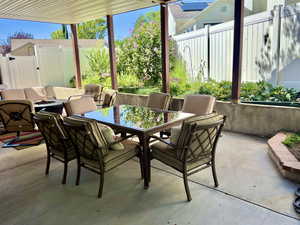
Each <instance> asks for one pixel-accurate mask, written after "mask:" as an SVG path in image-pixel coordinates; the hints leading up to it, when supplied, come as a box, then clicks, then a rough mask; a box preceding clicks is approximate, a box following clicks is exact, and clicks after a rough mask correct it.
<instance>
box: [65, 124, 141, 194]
mask: <svg viewBox="0 0 300 225" xmlns="http://www.w3.org/2000/svg"><path fill="white" fill-rule="evenodd" d="M64 126H65V129H66V130H67V131H68V133H70V132H72V129H74V130H76V131H77V133H78V132H79V131H82V130H84V129H85V125H73V124H69V123H68V122H66V121H64ZM89 135H90V134H89V133H86V134H85V136H84V144H85V143H86V138H90V137H91V136H89ZM133 136H135V135H128V136H125V137H122V138H121V139H119V140H118V141H115V142H113V143H111V144H110V145H113V144H116V143H119V142H122V141H124V140H126V139H128V138H131V137H133ZM92 138H94V136H92ZM71 141H72V143H73V145H74V146H76V147H75V150H76V155H77V175H76V185H79V183H80V174H81V167H83V168H85V169H87V170H90V171H92V172H94V173H97V174H99V175H100V181H99V190H98V198H101V197H102V193H103V186H104V174H105V173H106V172H108V171H110V170H112V169H114V168H116V167H118V166H119V165H122V164H123V163H124V162H122V163H120V164H117V165H115V166H114V167H112V168H110V169H109V170H106V171H105V167H104V161H103V159H104V156H103V153H102V151H99V150H98V149H101V146H98V145H96V144H93V142H94V143H97V142H96V141H95V140H94V141H92V144H93V152H96V153H97V156H98V159H97V163H98V165H99V170H97V169H96V168H93V167H91V166H89V165H87V164H85V163H83V162H81V160H80V150H79V148H78V145H77V144H76V143H74V140H73V139H72V138H71ZM138 148H139V151H138V152H139V153H138V155H136V156H138V157H139V159H140V167H141V176H142V178H143V174H144V173H143V160H142V156H141V149H140V147H139V146H138ZM93 154H94V153H93ZM133 157H135V156H133ZM133 157H132V158H133ZM130 159H131V158H130ZM130 159H128V160H130ZM128 160H127V161H128Z"/></svg>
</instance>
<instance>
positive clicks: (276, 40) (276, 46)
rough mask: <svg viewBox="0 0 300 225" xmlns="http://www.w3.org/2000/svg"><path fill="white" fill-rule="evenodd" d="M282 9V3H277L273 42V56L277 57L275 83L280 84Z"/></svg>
mask: <svg viewBox="0 0 300 225" xmlns="http://www.w3.org/2000/svg"><path fill="white" fill-rule="evenodd" d="M281 9H282V5H275V6H274V9H273V12H274V14H273V15H274V17H273V34H272V37H273V40H272V42H271V44H272V52H273V58H274V59H275V62H274V71H275V79H274V85H280V84H281V83H282V80H283V78H282V75H281V73H280V48H281V47H280V42H281V40H280V38H281Z"/></svg>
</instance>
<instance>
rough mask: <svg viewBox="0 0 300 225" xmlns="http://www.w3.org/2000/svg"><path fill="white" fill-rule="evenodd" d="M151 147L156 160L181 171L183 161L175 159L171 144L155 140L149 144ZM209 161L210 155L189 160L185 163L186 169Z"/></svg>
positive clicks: (175, 154)
mask: <svg viewBox="0 0 300 225" xmlns="http://www.w3.org/2000/svg"><path fill="white" fill-rule="evenodd" d="M151 149H152V156H153V157H154V158H155V159H157V160H159V161H161V162H163V163H165V164H167V165H169V166H171V167H173V168H175V169H177V170H179V171H181V172H182V171H183V169H184V168H183V161H180V160H178V159H177V153H176V150H175V149H173V148H172V147H171V146H169V145H167V144H165V143H163V142H157V143H155V144H153V145H152V146H151ZM210 161H211V157H210V158H205V159H202V160H199V161H197V162H189V163H187V170H192V169H194V168H196V167H198V166H201V165H204V164H206V163H209V162H210Z"/></svg>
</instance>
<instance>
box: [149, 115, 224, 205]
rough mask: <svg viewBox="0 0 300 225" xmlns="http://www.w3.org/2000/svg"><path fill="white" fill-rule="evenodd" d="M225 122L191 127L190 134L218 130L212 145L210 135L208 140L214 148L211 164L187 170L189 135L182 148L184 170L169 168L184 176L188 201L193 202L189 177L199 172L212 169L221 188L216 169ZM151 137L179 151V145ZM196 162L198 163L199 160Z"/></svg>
mask: <svg viewBox="0 0 300 225" xmlns="http://www.w3.org/2000/svg"><path fill="white" fill-rule="evenodd" d="M225 121H226V116H223V119H222V120H219V121H216V122H214V123H211V124H210V125H207V126H201V125H197V124H194V125H192V126H191V130H190V132H189V133H190V134H192V133H193V132H196V131H199V130H208V129H211V128H216V134H215V139H214V142H213V143H211V138H210V137H209V135H208V137H207V139H209V142H210V145H211V146H212V151H211V160H210V162H208V163H206V164H203V165H199V166H197V167H195V168H192V169H190V170H188V169H187V163H188V153H189V145H190V144H191V141H192V135H189V137H188V140H187V141H186V143H185V145H184V146H183V148H182V149H183V159H182V160H181V161H182V162H183V170H182V171H181V170H179V169H178V168H176V167H174V166H171V165H168V166H170V167H172V168H173V169H175V170H177V171H178V172H180V173H182V174H183V181H184V187H185V192H186V196H187V199H188V201H191V200H192V196H191V193H190V189H189V185H188V179H187V178H188V176H190V175H192V174H195V173H197V172H199V171H201V170H203V169H206V168H209V167H211V168H212V175H213V179H214V183H215V187H218V186H219V182H218V178H217V173H216V167H215V154H216V147H217V143H218V140H219V137H220V135H221V132H222V129H223V127H224V124H225ZM207 132H208V131H207ZM151 137H152V138H154V139H156V140H158V141H161V142H163V143H165V144H166V145H168V146H170V147H171V148H172V149H173V150H174V151H177V150H178V146H177V145H174V144H171V143H169V142H167V141H166V140H164V139H162V138H160V137H157V136H151ZM207 139H206V140H207ZM206 140H205V141H206ZM203 142H204V141H203ZM201 148H202V147H201ZM153 158H155V157H153V156H151V159H153ZM155 159H157V160H159V161H160V159H158V158H155ZM195 161H197V159H196V160H195ZM162 163H164V162H162Z"/></svg>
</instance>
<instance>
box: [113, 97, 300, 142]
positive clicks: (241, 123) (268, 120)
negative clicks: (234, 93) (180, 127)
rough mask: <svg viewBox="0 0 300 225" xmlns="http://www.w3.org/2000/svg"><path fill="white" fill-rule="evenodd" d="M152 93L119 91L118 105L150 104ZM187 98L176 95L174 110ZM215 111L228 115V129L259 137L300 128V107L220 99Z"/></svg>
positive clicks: (179, 108) (226, 127)
mask: <svg viewBox="0 0 300 225" xmlns="http://www.w3.org/2000/svg"><path fill="white" fill-rule="evenodd" d="M147 98H148V96H146V95H134V94H127V93H118V97H117V103H118V104H130V105H139V106H146V102H147ZM182 105H183V99H181V98H174V99H173V100H172V102H171V106H170V109H171V110H176V111H177V110H181V108H182ZM215 111H217V112H218V113H220V114H223V115H226V116H227V120H226V124H225V129H226V130H229V131H233V132H239V133H245V134H251V135H256V136H266V137H269V136H272V135H274V134H275V133H276V132H277V131H280V130H287V131H294V132H298V131H299V124H298V122H297V121H300V108H295V107H281V106H265V105H254V104H232V103H230V102H223V101H217V102H216V105H215Z"/></svg>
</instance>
